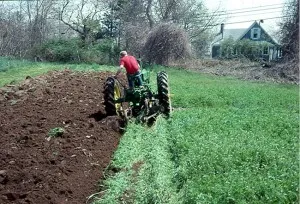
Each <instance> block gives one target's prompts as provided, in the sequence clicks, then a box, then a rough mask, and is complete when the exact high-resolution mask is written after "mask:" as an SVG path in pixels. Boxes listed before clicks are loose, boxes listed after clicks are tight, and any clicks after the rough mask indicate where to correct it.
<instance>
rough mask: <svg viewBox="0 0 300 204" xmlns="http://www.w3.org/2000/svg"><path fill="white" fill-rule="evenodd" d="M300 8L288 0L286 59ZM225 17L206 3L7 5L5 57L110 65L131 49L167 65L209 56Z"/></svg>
mask: <svg viewBox="0 0 300 204" xmlns="http://www.w3.org/2000/svg"><path fill="white" fill-rule="evenodd" d="M298 8H299V0H289V4H288V6H287V7H286V8H285V12H286V13H287V15H288V16H289V18H284V21H283V22H282V23H281V28H282V30H281V43H282V45H283V51H284V53H285V56H286V58H287V59H291V58H295V57H296V58H297V56H298V52H299V46H298V44H299V43H296V42H299V39H298V35H299V9H298ZM223 16H224V15H223ZM221 17H222V16H220V15H218V12H214V13H209V12H208V10H207V9H206V7H205V5H204V4H203V1H202V0H78V1H71V0H61V1H53V0H39V1H22V0H21V1H3V2H2V3H1V4H0V56H16V57H19V58H28V59H35V60H40V61H44V60H47V61H62V62H67V61H68V62H70V61H73V62H96V63H99V64H111V63H114V62H116V61H117V58H118V53H119V51H120V50H123V49H126V50H128V51H129V53H131V54H133V55H135V56H137V57H140V58H143V59H144V60H146V61H148V62H150V63H157V64H168V63H169V62H170V61H171V60H174V59H185V58H186V57H189V56H194V57H202V56H205V55H206V54H208V52H209V51H210V44H211V40H212V39H213V38H214V36H215V35H214V34H215V33H216V32H213V30H212V29H214V28H215V27H213V26H212V25H218V24H220V23H221V22H223V20H224V19H221ZM223 50H224V48H223Z"/></svg>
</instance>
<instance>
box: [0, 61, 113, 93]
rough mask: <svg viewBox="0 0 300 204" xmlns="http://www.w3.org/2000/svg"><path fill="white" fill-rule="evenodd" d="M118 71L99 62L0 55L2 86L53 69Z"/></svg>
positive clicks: (0, 83) (0, 79) (0, 80)
mask: <svg viewBox="0 0 300 204" xmlns="http://www.w3.org/2000/svg"><path fill="white" fill-rule="evenodd" d="M63 69H72V70H77V71H101V70H106V71H114V72H115V71H116V66H115V67H114V66H106V65H98V64H67V63H66V64H58V63H41V62H31V61H27V60H16V59H11V58H5V57H0V87H1V86H4V85H6V84H13V83H17V82H19V81H22V80H24V79H25V77H27V76H31V77H35V76H38V75H41V74H44V73H46V72H49V71H53V70H63Z"/></svg>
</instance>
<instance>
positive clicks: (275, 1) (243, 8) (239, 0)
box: [204, 0, 286, 34]
mask: <svg viewBox="0 0 300 204" xmlns="http://www.w3.org/2000/svg"><path fill="white" fill-rule="evenodd" d="M204 2H205V4H206V6H207V7H208V8H209V10H211V11H215V10H216V9H218V8H219V9H218V11H227V13H228V15H227V16H228V18H227V19H226V21H225V22H224V23H225V29H226V28H245V27H249V26H250V25H251V24H252V23H253V22H254V20H260V19H264V23H262V24H261V25H262V26H263V28H265V30H267V32H269V33H270V34H272V33H274V32H276V31H277V30H278V29H279V27H278V22H279V21H280V18H276V19H267V18H275V17H280V16H282V7H283V4H284V3H285V2H286V1H285V0H221V1H220V0H204ZM224 17H225V16H224ZM240 21H250V22H246V23H234V22H240ZM226 23H228V24H226ZM229 23H234V24H229Z"/></svg>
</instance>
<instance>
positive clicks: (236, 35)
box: [213, 21, 278, 45]
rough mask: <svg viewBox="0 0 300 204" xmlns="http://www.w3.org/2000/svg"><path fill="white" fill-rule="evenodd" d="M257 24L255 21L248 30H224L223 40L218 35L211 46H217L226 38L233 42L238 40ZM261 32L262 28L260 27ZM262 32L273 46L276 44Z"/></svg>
mask: <svg viewBox="0 0 300 204" xmlns="http://www.w3.org/2000/svg"><path fill="white" fill-rule="evenodd" d="M255 24H257V22H256V21H254V22H253V23H252V24H251V25H250V26H249V27H248V28H238V29H224V31H223V38H222V36H221V35H220V34H218V35H217V36H216V37H215V39H214V41H213V44H214V45H219V44H220V41H222V40H223V39H227V38H232V39H233V40H240V39H242V38H243V37H244V35H245V34H246V33H247V32H248V31H249V30H251V29H252V27H253V26H254V25H255ZM260 27H261V29H262V30H264V29H263V27H262V26H260ZM264 32H265V33H266V34H267V35H268V36H269V37H270V38H271V39H272V40H273V42H274V43H275V44H278V43H277V42H276V41H275V40H274V39H273V38H272V37H271V36H270V35H269V34H268V33H267V32H266V31H265V30H264Z"/></svg>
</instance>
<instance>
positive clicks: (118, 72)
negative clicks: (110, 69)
mask: <svg viewBox="0 0 300 204" xmlns="http://www.w3.org/2000/svg"><path fill="white" fill-rule="evenodd" d="M122 69H124V65H122V64H121V65H120V68H119V69H118V71H117V73H116V75H115V77H117V76H118V75H119V74H120V73H121V71H122Z"/></svg>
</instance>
